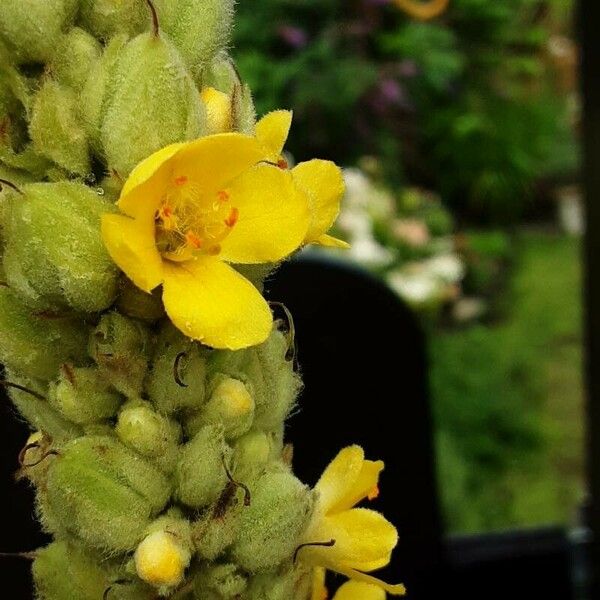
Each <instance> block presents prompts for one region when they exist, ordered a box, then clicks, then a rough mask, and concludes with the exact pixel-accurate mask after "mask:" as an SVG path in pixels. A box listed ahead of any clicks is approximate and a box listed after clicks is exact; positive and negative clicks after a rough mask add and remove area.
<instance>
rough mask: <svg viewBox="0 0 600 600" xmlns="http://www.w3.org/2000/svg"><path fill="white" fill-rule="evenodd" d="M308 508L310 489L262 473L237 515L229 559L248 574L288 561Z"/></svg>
mask: <svg viewBox="0 0 600 600" xmlns="http://www.w3.org/2000/svg"><path fill="white" fill-rule="evenodd" d="M312 506H313V498H312V494H311V492H310V490H309V489H308V488H307V487H306V486H305V485H303V484H302V483H301V482H300V481H299V480H298V479H297V478H296V477H294V476H293V475H292V474H291V473H289V472H287V471H281V472H273V473H266V474H265V475H263V476H262V477H261V478H260V479H259V480H258V481H257V482H256V483H255V485H254V487H253V489H252V503H251V504H250V506H249V507H247V508H246V509H245V510H244V511H243V512H242V514H241V521H240V531H239V535H238V537H237V539H236V541H235V543H234V545H233V547H232V549H231V554H232V557H233V558H234V560H235V561H236V562H237V563H239V564H240V565H241V566H242V567H243V568H244V569H246V570H248V571H250V572H256V571H263V570H268V569H273V568H275V567H276V566H278V565H279V564H281V563H282V562H283V561H285V560H289V559H291V558H292V555H293V554H294V550H295V549H296V547H297V546H298V544H299V539H300V535H301V533H302V532H303V531H304V529H305V528H306V526H307V525H308V521H309V518H310V515H311V512H312Z"/></svg>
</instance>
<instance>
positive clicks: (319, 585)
mask: <svg viewBox="0 0 600 600" xmlns="http://www.w3.org/2000/svg"><path fill="white" fill-rule="evenodd" d="M325 575H326V571H325V569H322V568H320V567H316V568H315V569H313V581H312V594H311V600H327V597H328V592H327V587H326V586H325Z"/></svg>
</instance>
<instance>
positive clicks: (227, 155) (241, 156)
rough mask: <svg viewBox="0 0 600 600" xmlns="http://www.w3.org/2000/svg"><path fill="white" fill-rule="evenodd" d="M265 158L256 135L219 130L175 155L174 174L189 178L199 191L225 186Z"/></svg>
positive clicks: (176, 178)
mask: <svg viewBox="0 0 600 600" xmlns="http://www.w3.org/2000/svg"><path fill="white" fill-rule="evenodd" d="M264 158H265V152H264V149H263V148H262V147H261V146H260V144H259V143H258V142H257V141H256V139H255V138H254V137H251V136H248V135H243V134H241V133H217V134H215V135H209V136H206V137H203V138H200V139H198V140H194V141H193V142H189V143H187V144H185V146H184V147H183V148H182V149H181V150H180V151H179V152H178V153H177V155H176V156H174V158H173V161H172V162H173V174H172V176H173V178H174V180H178V179H180V178H182V177H183V178H186V179H188V180H189V181H190V182H191V183H193V184H194V186H195V187H196V189H197V191H198V192H199V193H203V192H204V193H211V192H215V191H218V190H221V189H223V188H224V187H226V186H227V185H229V183H231V181H232V180H233V179H234V178H235V177H237V176H238V175H240V174H241V173H243V172H244V171H246V170H247V169H249V168H250V167H252V166H254V165H256V164H257V163H259V162H260V161H261V160H263V159H264Z"/></svg>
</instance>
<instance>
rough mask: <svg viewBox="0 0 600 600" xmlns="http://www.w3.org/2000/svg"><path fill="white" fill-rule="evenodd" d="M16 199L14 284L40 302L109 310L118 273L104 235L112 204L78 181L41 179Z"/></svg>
mask: <svg viewBox="0 0 600 600" xmlns="http://www.w3.org/2000/svg"><path fill="white" fill-rule="evenodd" d="M23 193H24V195H23V196H15V197H13V198H12V201H11V206H10V221H9V224H8V227H7V229H6V237H7V240H8V243H7V246H6V249H5V255H4V269H5V271H6V277H7V281H8V283H9V285H10V286H11V287H13V288H14V289H15V290H16V291H18V292H19V293H21V294H22V295H23V296H24V297H25V298H27V299H29V300H30V301H31V302H34V303H45V304H46V305H48V306H54V305H57V306H61V305H63V306H64V305H67V306H70V307H72V308H74V309H76V310H81V311H88V312H91V311H98V310H102V309H104V308H107V307H108V306H109V305H110V304H111V303H112V301H113V299H114V297H115V295H116V291H117V275H118V271H117V269H116V267H115V265H114V263H113V262H112V261H111V259H110V257H109V255H108V253H107V252H106V249H105V248H104V245H103V243H102V239H101V237H100V215H101V214H102V213H105V212H107V211H109V210H113V209H112V206H111V205H110V204H109V203H108V202H106V201H105V200H103V199H102V198H101V197H100V196H98V195H97V194H96V193H94V192H93V191H92V190H91V189H90V188H88V187H87V186H85V185H82V184H78V183H70V182H62V183H38V184H31V185H27V186H24V187H23Z"/></svg>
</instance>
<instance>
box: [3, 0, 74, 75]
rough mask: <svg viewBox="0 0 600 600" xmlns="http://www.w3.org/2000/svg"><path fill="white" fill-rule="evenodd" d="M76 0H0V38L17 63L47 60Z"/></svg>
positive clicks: (71, 20)
mask: <svg viewBox="0 0 600 600" xmlns="http://www.w3.org/2000/svg"><path fill="white" fill-rule="evenodd" d="M78 4H79V2H78V0H30V1H29V2H23V0H2V10H1V11H0V39H2V40H3V41H4V42H5V43H6V45H7V47H8V48H9V50H11V52H12V53H13V56H14V58H15V59H16V60H17V61H19V62H21V63H28V62H47V61H48V60H49V59H50V58H51V57H52V55H53V54H54V52H55V50H56V47H57V45H58V42H59V40H60V37H61V35H62V33H63V31H65V30H66V29H67V28H68V27H69V26H70V25H71V23H72V22H73V20H74V19H75V15H76V12H77V7H78Z"/></svg>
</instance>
